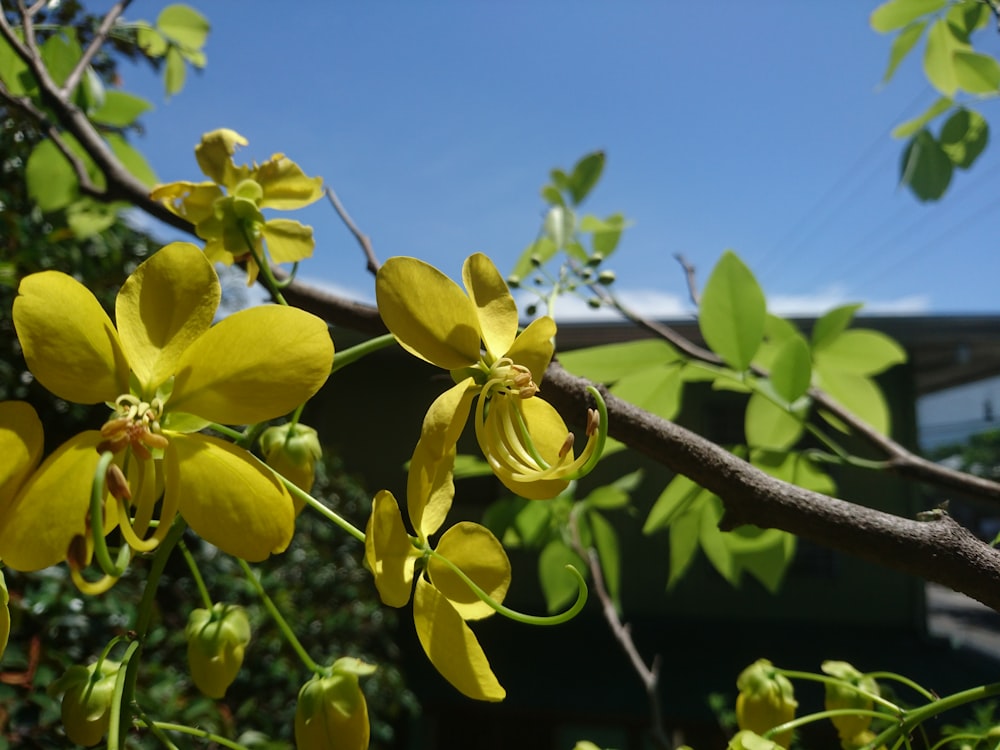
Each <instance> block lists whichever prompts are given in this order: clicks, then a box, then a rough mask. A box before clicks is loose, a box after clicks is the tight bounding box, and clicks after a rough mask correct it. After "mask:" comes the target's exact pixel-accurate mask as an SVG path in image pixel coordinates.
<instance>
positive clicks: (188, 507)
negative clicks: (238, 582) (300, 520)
mask: <svg viewBox="0 0 1000 750" xmlns="http://www.w3.org/2000/svg"><path fill="white" fill-rule="evenodd" d="M164 465H165V467H166V472H167V479H166V492H167V494H168V495H169V494H171V493H179V497H178V498H177V502H178V506H177V507H178V508H179V510H180V514H181V515H182V516H183V517H184V520H185V521H187V522H188V525H190V526H191V528H192V529H194V531H195V532H196V533H197V534H198V535H199V536H201V537H202V538H203V539H205V540H206V541H208V542H210V543H211V544H214V545H215V546H216V547H218V548H219V549H221V550H222V551H223V552H227V553H229V554H230V555H235V556H236V557H242V558H243V559H244V560H250V561H251V562H256V561H259V560H263V559H265V558H266V557H268V555H270V554H271V553H272V552H281V551H283V550H284V549H285V548H286V547H287V546H288V543H289V542H290V541H291V540H292V534H293V533H294V531H295V508H294V507H293V505H292V498H291V496H290V495H289V494H288V491H287V490H286V489H285V487H284V485H282V484H281V482H279V481H278V479H277V478H276V477H275V476H274V473H273V472H272V471H271V470H270V469H268V468H267V467H266V466H265V465H264V464H262V463H261V462H260V461H258V460H257V459H256V458H255V457H254V456H253V454H251V453H249V452H247V451H245V450H243V449H242V448H239V447H237V446H235V445H233V444H232V443H228V442H226V441H224V440H219V439H218V438H213V437H209V436H207V435H174V436H172V437H171V439H170V444H169V445H168V446H167V448H166V451H165V454H164ZM172 500H173V498H169V497H168V498H165V499H164V504H166V505H169V504H170V503H171V501H172Z"/></svg>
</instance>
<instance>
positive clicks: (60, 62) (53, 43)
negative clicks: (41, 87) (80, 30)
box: [42, 33, 83, 86]
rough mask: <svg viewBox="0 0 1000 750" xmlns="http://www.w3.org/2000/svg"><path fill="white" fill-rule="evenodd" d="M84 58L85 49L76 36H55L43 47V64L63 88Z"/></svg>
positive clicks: (63, 34) (62, 34)
mask: <svg viewBox="0 0 1000 750" xmlns="http://www.w3.org/2000/svg"><path fill="white" fill-rule="evenodd" d="M82 56H83V49H82V48H81V47H80V43H79V42H77V40H76V36H75V34H74V35H73V36H69V35H67V34H66V33H61V34H55V35H54V36H50V37H49V38H48V39H46V40H45V43H44V44H43V45H42V62H44V63H45V67H46V68H48V71H49V75H50V76H52V80H53V81H55V84H56V85H57V86H62V85H63V83H65V81H66V79H67V78H69V74H70V73H71V72H72V71H73V68H74V67H76V64H77V62H79V60H80V58H81V57H82Z"/></svg>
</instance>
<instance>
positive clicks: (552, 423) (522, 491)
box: [479, 396, 572, 500]
mask: <svg viewBox="0 0 1000 750" xmlns="http://www.w3.org/2000/svg"><path fill="white" fill-rule="evenodd" d="M515 398H516V397H512V396H497V397H494V399H493V400H492V401H491V404H490V411H489V413H488V414H487V415H486V427H485V430H484V431H483V433H482V434H483V435H485V437H486V439H485V441H481V442H480V444H479V447H480V450H482V451H483V455H484V456H485V457H486V460H487V461H488V462H489V463H490V465H491V467H492V468H493V473H494V474H496V476H497V478H498V479H499V480H500V481H501V482H502V483H503V485H504V486H505V487H506V488H507V489H509V490H510V491H511V492H514V493H516V494H518V495H520V496H521V497H526V498H528V499H529V500H548V499H550V498H553V497H555V496H556V495H558V494H560V493H561V492H562V491H563V490H565V489H566V487H567V486H569V481H568V480H565V479H537V480H533V479H531V478H530V475H531V473H532V472H533V471H537V472H538V473H541V471H543V470H544V468H545V467H544V466H543V465H542V464H533V462H532V459H530V458H525V459H521V460H518V459H520V458H521V457H522V456H523V455H524V454H529V455H530V451H528V448H527V447H526V446H525V445H524V443H522V442H520V441H519V440H516V439H515V438H514V437H512V436H511V433H510V430H509V429H507V428H506V426H505V424H504V423H505V422H506V423H508V424H510V423H516V421H517V419H518V417H517V415H515V414H513V413H511V410H513V409H517V408H520V409H521V414H522V415H523V418H524V421H525V423H526V424H527V426H528V432H529V433H530V434H531V440H532V443H533V444H534V447H535V450H536V451H537V452H538V453H539V454H540V455H541V457H542V459H543V460H544V461H545V462H546V463H547V464H548V465H549V466H551V465H554V464H556V463H558V462H559V449H560V448H561V447H562V445H563V442H564V441H565V439H566V436H567V435H568V434H569V430H568V429H567V428H566V423H565V422H563V419H562V417H561V416H559V412H558V411H556V410H555V409H554V408H553V407H552V406H551V405H550V404H549V403H548V402H547V401H544V400H542V399H541V398H538V397H534V398H528V399H521V400H520V403H519V404H518V403H517V401H515ZM570 462H572V456H569V457H568V458H567V459H566V463H570ZM526 477H528V478H526Z"/></svg>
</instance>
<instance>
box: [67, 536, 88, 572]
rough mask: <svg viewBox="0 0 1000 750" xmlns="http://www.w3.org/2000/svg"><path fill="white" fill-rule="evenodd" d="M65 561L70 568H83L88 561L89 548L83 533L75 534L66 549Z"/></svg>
mask: <svg viewBox="0 0 1000 750" xmlns="http://www.w3.org/2000/svg"><path fill="white" fill-rule="evenodd" d="M66 562H67V563H69V567H70V569H71V570H74V569H75V570H83V569H84V568H86V567H87V565H88V564H89V563H90V550H89V549H87V538H86V537H85V536H84V535H83V534H77V535H76V536H74V537H73V538H72V539H71V540H70V542H69V547H68V548H67V549H66Z"/></svg>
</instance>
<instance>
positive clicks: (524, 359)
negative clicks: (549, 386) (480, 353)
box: [507, 315, 556, 385]
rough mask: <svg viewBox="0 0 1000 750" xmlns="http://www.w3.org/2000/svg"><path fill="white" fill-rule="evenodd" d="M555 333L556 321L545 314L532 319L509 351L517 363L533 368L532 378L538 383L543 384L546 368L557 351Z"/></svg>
mask: <svg viewBox="0 0 1000 750" xmlns="http://www.w3.org/2000/svg"><path fill="white" fill-rule="evenodd" d="M555 335H556V322H555V321H554V320H552V318H550V317H549V316H548V315H544V316H542V317H541V318H535V319H534V320H533V321H531V323H529V324H528V327H527V328H525V329H524V330H523V331H521V333H520V335H518V337H517V338H516V339H515V340H514V344H513V346H511V348H510V349H509V350H508V351H507V356H508V357H510V358H511V359H512V360H513V361H514V362H515V363H517V364H519V365H524V366H525V367H527V368H528V369H529V370H531V379H532V380H534V381H535V384H536V385H538V384H541V382H542V378H544V377H545V370H546V369H548V366H549V362H551V361H552V353H553V352H554V351H555V345H554V344H553V343H552V341H553V338H554V337H555Z"/></svg>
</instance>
